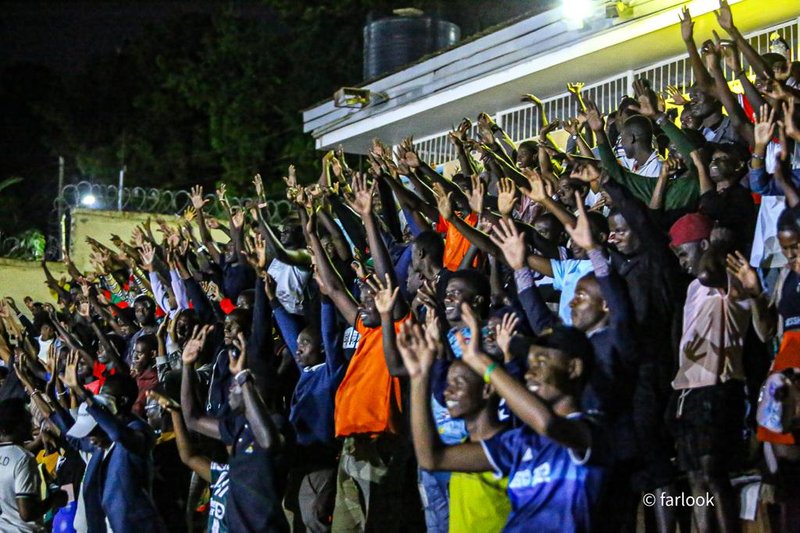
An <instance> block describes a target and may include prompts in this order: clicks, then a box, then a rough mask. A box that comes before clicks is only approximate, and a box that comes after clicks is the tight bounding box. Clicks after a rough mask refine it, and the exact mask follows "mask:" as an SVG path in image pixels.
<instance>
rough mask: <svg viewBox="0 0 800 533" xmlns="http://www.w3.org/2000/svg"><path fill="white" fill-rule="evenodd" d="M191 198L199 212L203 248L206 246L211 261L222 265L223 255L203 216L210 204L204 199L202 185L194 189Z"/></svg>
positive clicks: (198, 225)
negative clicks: (204, 210)
mask: <svg viewBox="0 0 800 533" xmlns="http://www.w3.org/2000/svg"><path fill="white" fill-rule="evenodd" d="M190 198H191V201H192V206H193V207H194V209H195V211H196V212H197V227H198V228H199V230H200V239H202V241H203V246H205V248H206V250H208V253H209V254H210V255H211V259H212V260H213V261H214V262H215V263H216V264H220V259H222V255H221V254H220V252H219V250H218V249H217V243H215V242H214V239H213V238H212V237H211V231H209V229H208V226H207V225H206V219H205V216H204V215H203V207H204V206H205V205H206V204H207V203H208V200H207V199H204V198H203V187H202V185H195V186H194V187H192V191H191V195H190Z"/></svg>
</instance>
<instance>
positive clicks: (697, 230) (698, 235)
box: [669, 213, 714, 247]
mask: <svg viewBox="0 0 800 533" xmlns="http://www.w3.org/2000/svg"><path fill="white" fill-rule="evenodd" d="M713 227H714V221H713V220H711V219H710V218H708V217H707V216H705V215H701V214H700V213H689V214H688V215H683V216H682V217H681V218H679V219H678V220H676V221H675V223H674V224H673V225H672V227H671V228H670V229H669V238H670V241H671V242H670V244H671V245H672V246H673V247H675V246H680V245H681V244H686V243H687V242H695V241H702V240H703V239H709V238H711V230H712V228H713Z"/></svg>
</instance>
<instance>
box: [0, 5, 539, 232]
mask: <svg viewBox="0 0 800 533" xmlns="http://www.w3.org/2000/svg"><path fill="white" fill-rule="evenodd" d="M548 3H552V2H550V1H549V0H533V1H523V0H499V1H498V0H495V1H492V2H484V1H467V0H450V1H448V0H440V1H435V2H425V1H413V0H406V1H403V2H400V1H398V0H328V1H320V2H304V1H298V0H262V1H258V2H254V1H250V2H147V1H142V2H121V1H120V2H99V1H94V2H92V1H82V2H24V3H20V2H17V3H16V4H14V3H12V5H10V7H9V6H7V7H9V8H8V9H7V10H6V13H4V15H6V16H4V17H3V21H0V47H2V49H4V50H5V51H6V52H7V53H5V54H0V56H2V57H4V59H0V67H2V70H0V154H1V155H0V184H2V183H3V180H5V179H8V178H12V177H21V178H22V181H20V182H19V183H14V184H10V186H8V187H6V188H5V189H2V188H1V187H0V191H1V192H0V209H2V213H3V216H2V217H0V232H2V233H3V234H5V235H10V234H18V233H20V232H23V231H26V230H40V231H46V230H47V227H46V226H47V219H48V214H49V213H50V212H51V209H52V205H53V199H54V198H55V197H56V195H57V176H58V163H57V156H58V155H62V156H63V157H64V158H65V161H66V165H65V166H66V172H65V175H66V180H65V182H66V183H70V182H73V181H78V180H80V179H90V180H92V181H95V182H100V183H115V182H116V179H117V175H118V172H119V169H120V168H121V167H122V166H123V165H125V166H126V168H127V174H126V185H127V186H147V187H159V188H165V189H180V188H188V187H189V186H190V185H192V184H195V183H202V184H204V185H206V186H213V185H214V183H215V182H218V181H220V180H224V181H226V182H227V183H228V185H229V187H230V188H231V189H232V190H233V191H234V192H241V191H242V190H243V188H245V187H247V186H248V184H249V182H250V179H251V178H252V176H253V174H255V173H256V172H260V173H261V174H262V176H264V178H265V182H266V183H267V185H268V187H271V190H272V192H274V193H279V189H280V184H281V183H282V182H281V180H280V177H281V176H282V175H283V174H284V172H285V168H286V166H287V165H288V164H289V163H291V162H293V163H295V164H297V166H298V169H299V174H300V175H301V176H304V177H305V178H306V179H311V178H312V177H313V176H314V175H315V174H316V173H318V167H317V159H318V157H319V155H318V154H316V153H315V152H314V149H313V140H312V139H311V137H310V136H307V135H304V134H303V133H302V120H301V115H300V113H299V111H300V110H301V109H303V108H305V107H308V106H310V105H312V104H314V103H316V102H318V101H320V100H322V99H325V98H330V97H331V95H332V93H333V91H334V90H335V89H336V88H338V87H340V86H343V85H353V84H357V83H359V82H360V81H361V69H362V65H361V61H362V60H361V50H362V27H363V25H364V23H365V21H366V20H367V18H368V16H370V15H372V16H377V15H380V14H382V13H390V12H391V10H392V9H394V8H398V7H418V8H421V9H423V10H425V11H426V12H429V13H431V12H432V13H438V14H439V15H441V16H442V17H444V18H446V19H448V20H451V21H453V22H456V23H457V24H459V25H460V26H461V28H462V37H463V38H468V37H469V36H471V35H474V34H476V33H477V32H481V31H485V30H486V29H488V28H490V27H491V26H493V25H496V24H500V23H503V22H505V21H508V20H510V19H512V18H514V17H517V16H521V15H522V14H524V13H526V12H528V11H531V10H535V9H540V8H541V7H542V6H544V5H545V4H548ZM109 24H112V25H113V24H116V27H109ZM26 43H27V44H26Z"/></svg>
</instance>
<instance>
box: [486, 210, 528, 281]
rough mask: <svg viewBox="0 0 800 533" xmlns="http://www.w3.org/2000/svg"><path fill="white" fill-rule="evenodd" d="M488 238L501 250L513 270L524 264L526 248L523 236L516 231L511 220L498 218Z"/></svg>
mask: <svg viewBox="0 0 800 533" xmlns="http://www.w3.org/2000/svg"><path fill="white" fill-rule="evenodd" d="M489 238H490V239H491V240H492V242H493V243H494V244H495V246H497V247H498V248H500V251H501V252H503V257H505V258H506V263H508V266H510V267H511V268H513V269H514V270H519V269H520V268H523V267H524V266H525V258H526V257H527V254H528V252H527V250H526V248H525V236H524V235H523V234H521V233H520V232H519V231H517V227H516V226H515V225H514V223H513V222H510V221H508V220H506V219H500V221H499V222H498V224H497V225H496V226H495V227H494V234H493V235H490V236H489Z"/></svg>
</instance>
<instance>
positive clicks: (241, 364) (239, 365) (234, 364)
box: [228, 331, 247, 376]
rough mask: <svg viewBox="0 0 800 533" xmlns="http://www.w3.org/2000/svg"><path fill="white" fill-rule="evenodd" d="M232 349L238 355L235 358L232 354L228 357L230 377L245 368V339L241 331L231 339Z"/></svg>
mask: <svg viewBox="0 0 800 533" xmlns="http://www.w3.org/2000/svg"><path fill="white" fill-rule="evenodd" d="M233 347H234V348H236V351H237V352H238V353H239V354H238V356H237V357H232V354H231V356H229V357H228V369H229V370H230V371H231V375H232V376H235V375H236V374H238V373H239V372H242V371H243V370H244V369H245V368H247V339H245V338H244V333H242V332H241V331H240V332H239V334H238V335H236V338H235V339H233Z"/></svg>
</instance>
